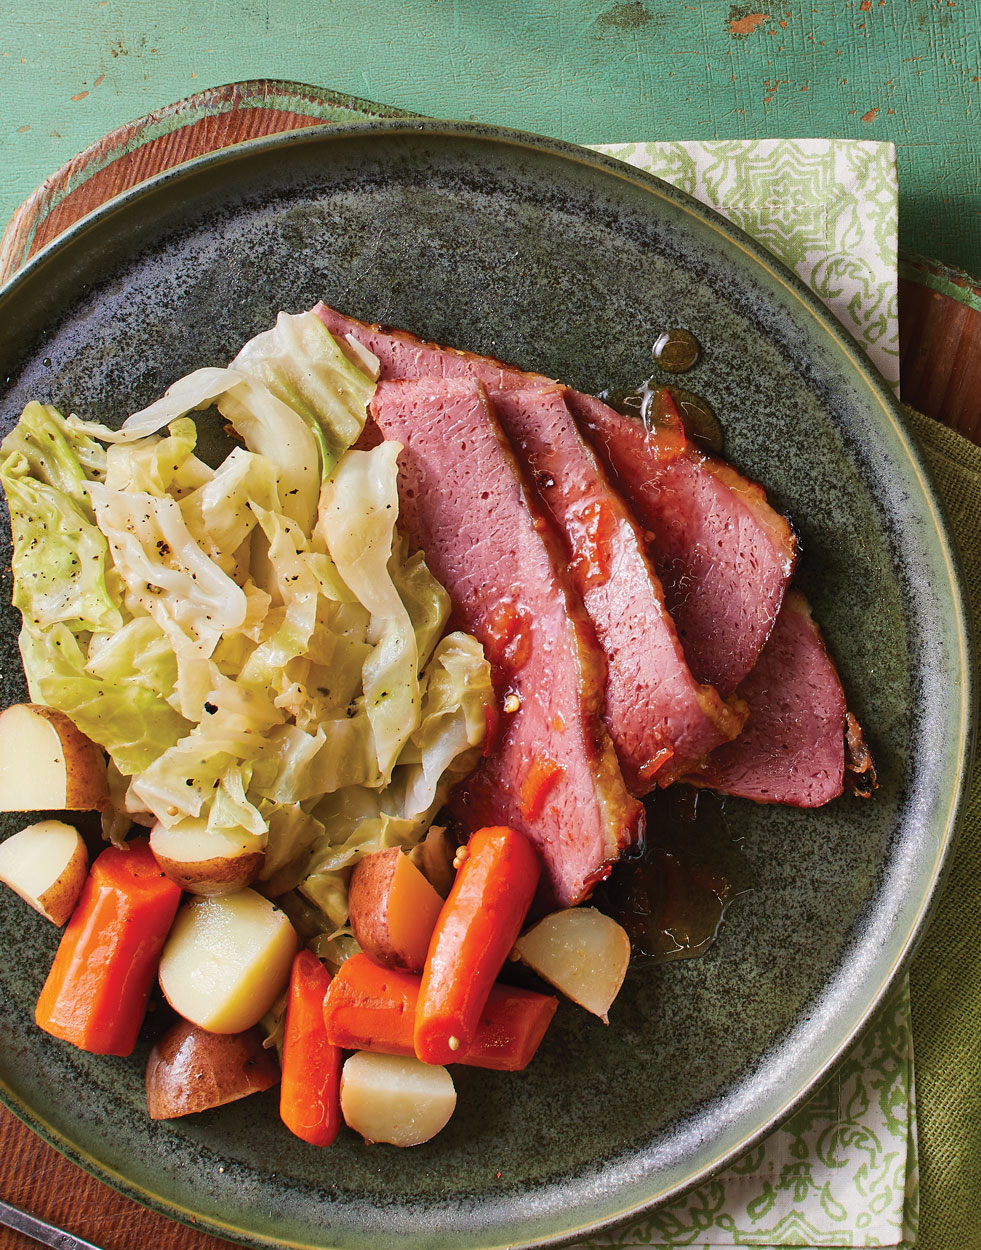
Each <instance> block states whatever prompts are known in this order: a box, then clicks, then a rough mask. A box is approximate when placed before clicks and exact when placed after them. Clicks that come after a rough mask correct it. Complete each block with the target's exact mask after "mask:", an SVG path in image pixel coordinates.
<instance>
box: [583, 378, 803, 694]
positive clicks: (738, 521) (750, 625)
mask: <svg viewBox="0 0 981 1250" xmlns="http://www.w3.org/2000/svg"><path fill="white" fill-rule="evenodd" d="M668 402H669V401H668ZM569 405H570V407H571V408H572V409H573V411H574V412H575V414H576V417H577V419H578V421H579V425H580V428H581V429H583V431H584V432H585V433H586V435H587V437H589V438H590V439H591V441H592V442H593V445H594V446H595V447H596V449H597V451H598V452H599V454H600V456H601V457H602V458H603V460H604V461H605V462H606V464H607V465H608V467H609V468H610V469H611V471H612V475H613V480H614V482H615V484H616V485H617V486H618V487H619V488H620V489H621V490H622V491H623V493H624V495H625V496H626V497H627V499H628V501H629V502H630V505H631V507H632V508H633V511H634V513H635V515H636V517H637V519H638V520H639V521H640V523H641V525H643V526H644V527H645V528H646V529H648V530H649V531H650V536H651V542H650V548H649V550H650V554H651V557H652V560H653V563H654V567H655V569H656V570H657V572H658V574H659V576H660V578H661V582H662V585H663V587H664V598H665V602H666V604H667V607H668V611H669V612H670V613H671V616H672V619H673V620H674V623H675V626H676V627H677V630H678V634H679V636H680V638H681V643H682V646H683V647H684V651H685V656H686V658H687V660H688V664H689V666H690V667H691V670H692V672H693V673H694V674H695V677H696V678H697V679H698V680H699V681H703V682H708V683H709V684H710V685H712V686H715V687H716V689H717V690H718V691H719V692H720V693H721V694H723V695H726V694H729V693H731V692H732V691H733V690H735V689H736V687H737V686H738V685H739V683H740V682H741V681H742V680H743V678H744V677H745V676H746V674H747V673H749V671H750V670H751V669H752V667H753V665H754V664H755V663H756V660H757V657H758V656H759V654H760V651H761V650H762V648H763V645H764V644H765V642H766V640H767V638H768V637H769V636H770V631H771V629H772V628H773V624H774V621H775V620H776V618H777V613H778V612H779V611H780V605H781V603H782V602H783V597H784V594H785V593H786V589H787V585H788V584H789V581H790V577H791V574H792V573H793V570H794V564H795V561H796V558H797V543H796V539H795V538H794V533H793V531H792V529H791V528H790V523H789V522H788V521H787V519H786V518H785V517H782V516H780V515H779V514H778V513H776V512H775V511H774V510H773V509H772V508H771V507H770V505H769V504H768V503H767V501H766V495H765V493H764V491H763V489H762V487H760V486H757V485H756V483H755V482H751V481H750V480H749V479H748V478H745V477H743V476H742V474H741V473H738V472H737V471H736V470H735V469H733V468H732V466H731V465H728V464H725V463H724V462H723V461H721V460H717V459H716V458H715V457H713V456H708V455H705V454H704V453H702V452H700V451H699V450H698V449H697V448H696V447H694V446H692V445H691V444H689V443H687V442H686V441H685V440H684V438H683V436H682V435H681V433H680V425H679V424H674V423H671V422H669V423H668V424H667V425H666V426H665V427H664V428H663V429H659V428H657V427H655V428H654V429H652V430H648V429H647V428H646V427H645V425H644V424H643V422H641V421H640V420H638V419H637V418H635V417H624V416H621V415H620V414H619V413H618V412H614V410H613V409H612V408H609V407H608V406H607V405H606V404H604V403H602V402H601V401H600V400H597V399H594V398H593V397H592V396H589V395H580V394H578V393H577V392H570V395H569ZM675 416H676V414H675Z"/></svg>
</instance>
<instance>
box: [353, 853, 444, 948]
mask: <svg viewBox="0 0 981 1250" xmlns="http://www.w3.org/2000/svg"><path fill="white" fill-rule="evenodd" d="M347 903H348V910H349V913H350V918H351V928H352V929H353V930H354V936H355V937H356V938H357V939H358V943H359V944H360V946H361V949H362V950H363V951H364V952H365V954H367V955H370V956H371V958H372V959H374V960H375V961H376V962H377V963H380V964H384V965H385V966H386V967H388V968H405V969H406V970H407V971H409V972H421V971H422V967H423V964H424V963H425V962H426V953H427V951H428V950H429V939H430V938H431V937H432V933H433V929H434V928H435V926H436V921H437V919H438V917H439V913H440V910H441V909H442V906H443V900H442V899H441V898H440V896H439V895H438V894H437V893H436V891H435V890H434V889H433V887H432V886H431V885H430V884H429V882H428V881H427V880H426V878H425V877H424V876H423V875H422V873H421V872H420V871H419V869H418V868H417V867H416V866H415V864H414V863H413V862H412V860H410V859H409V858H408V856H407V855H404V854H403V853H402V851H401V850H400V849H399V848H398V847H397V846H393V847H390V848H389V849H388V850H385V851H375V852H374V853H373V854H371V855H366V856H365V857H364V859H362V860H360V861H359V863H358V864H357V866H356V867H355V869H354V872H353V873H352V874H351V881H350V885H349V886H348V896H347Z"/></svg>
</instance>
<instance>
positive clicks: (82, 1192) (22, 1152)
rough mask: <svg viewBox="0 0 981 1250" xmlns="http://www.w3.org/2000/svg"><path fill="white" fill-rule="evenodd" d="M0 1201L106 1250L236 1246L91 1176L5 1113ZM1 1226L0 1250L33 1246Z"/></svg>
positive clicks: (223, 1249)
mask: <svg viewBox="0 0 981 1250" xmlns="http://www.w3.org/2000/svg"><path fill="white" fill-rule="evenodd" d="M0 1197H2V1198H3V1199H4V1200H5V1201H7V1202H10V1203H13V1205H14V1206H16V1207H20V1209H21V1210H22V1211H30V1213H31V1214H32V1215H38V1216H40V1217H41V1219H43V1220H48V1221H49V1223H52V1224H54V1225H56V1226H57V1227H58V1228H63V1229H65V1230H67V1231H68V1232H71V1233H74V1234H75V1235H76V1236H79V1237H84V1238H85V1239H86V1240H87V1241H91V1242H94V1243H95V1244H96V1245H97V1246H100V1247H101V1250H227V1248H229V1247H231V1242H228V1241H223V1240H222V1239H221V1238H219V1237H212V1236H211V1235H210V1234H209V1233H202V1232H199V1231H197V1230H196V1229H192V1228H188V1227H187V1226H186V1225H184V1224H177V1223H175V1222H174V1221H173V1220H170V1219H168V1218H167V1217H166V1216H163V1215H158V1214H157V1213H156V1212H155V1211H148V1210H147V1209H146V1208H145V1207H143V1206H141V1205H140V1204H139V1203H138V1202H134V1201H133V1200H132V1199H131V1198H126V1197H124V1196H123V1194H120V1193H117V1192H116V1191H115V1190H114V1189H110V1187H109V1186H108V1185H105V1184H103V1182H102V1181H99V1180H96V1179H95V1177H94V1176H89V1174H88V1173H87V1172H83V1171H82V1169H81V1168H79V1167H77V1166H76V1165H75V1164H74V1163H71V1162H69V1160H68V1159H66V1158H65V1157H64V1156H63V1155H60V1154H59V1153H58V1151H57V1150H55V1149H54V1148H53V1147H52V1146H49V1145H48V1144H47V1143H46V1142H43V1141H42V1140H41V1139H40V1138H39V1137H37V1136H35V1134H34V1133H33V1132H31V1130H30V1129H29V1128H27V1127H26V1126H25V1125H24V1124H22V1123H21V1122H20V1121H19V1120H18V1119H17V1117H16V1116H15V1115H13V1114H12V1113H11V1112H10V1111H8V1110H7V1109H6V1107H0ZM34 1244H35V1243H34V1242H33V1241H30V1242H29V1241H28V1240H27V1239H25V1238H24V1236H23V1235H22V1234H21V1233H15V1232H13V1231H12V1230H11V1229H9V1228H5V1227H4V1226H3V1225H0V1250H27V1247H28V1246H33V1245H34Z"/></svg>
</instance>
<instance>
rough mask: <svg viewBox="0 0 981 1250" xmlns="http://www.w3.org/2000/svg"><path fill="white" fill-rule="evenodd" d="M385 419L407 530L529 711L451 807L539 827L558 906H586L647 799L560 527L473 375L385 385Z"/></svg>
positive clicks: (502, 680) (472, 824)
mask: <svg viewBox="0 0 981 1250" xmlns="http://www.w3.org/2000/svg"><path fill="white" fill-rule="evenodd" d="M371 412H372V416H373V418H374V420H375V422H376V424H377V425H378V427H379V429H380V430H381V432H382V433H383V434H384V436H385V437H386V438H393V439H398V441H399V442H400V443H402V445H403V448H404V450H403V452H402V453H401V455H400V457H399V506H400V525H401V526H402V527H403V528H404V531H405V533H406V534H407V536H408V538H409V542H410V544H411V545H412V546H413V547H416V548H421V549H422V550H424V551H425V553H426V561H427V564H428V565H429V567H430V569H431V570H432V572H433V574H434V575H435V576H436V577H437V578H438V579H439V580H440V581H441V582H442V583H443V585H444V586H445V587H446V589H447V591H448V592H449V595H450V598H451V601H452V603H453V609H454V617H455V619H456V620H457V622H458V623H459V624H460V625H461V626H462V627H463V628H464V629H467V630H469V631H470V632H472V633H473V634H474V635H475V636H476V637H477V638H478V639H479V640H480V642H481V643H482V645H483V646H484V648H485V651H486V652H487V654H488V656H489V658H490V659H491V662H492V664H493V667H494V674H495V686H496V689H497V690H498V692H499V694H501V695H502V696H506V695H514V696H516V700H517V704H518V707H517V710H515V711H514V712H513V713H512V714H510V715H508V714H505V720H504V724H503V729H502V734H501V737H500V741H499V742H498V743H497V745H496V748H495V749H493V750H492V751H491V753H490V754H489V755H487V756H485V758H484V759H483V761H482V763H481V764H480V765H479V766H478V768H477V769H476V771H475V772H474V773H473V774H471V776H470V777H469V778H468V779H467V781H466V782H465V783H463V785H462V787H460V788H458V790H457V792H456V794H455V796H454V799H453V807H454V809H455V811H456V812H457V814H458V815H460V816H461V818H462V820H463V821H464V823H465V824H466V825H467V826H468V827H469V828H470V829H475V828H477V827H479V826H481V825H488V824H508V825H511V826H513V827H515V828H517V829H520V830H522V831H523V832H525V833H526V834H527V835H528V836H529V837H531V838H532V839H533V840H534V841H535V843H536V844H537V846H538V848H539V850H540V852H541V856H542V860H543V863H544V866H545V869H546V873H547V876H548V879H549V882H550V885H551V890H552V893H553V894H554V898H555V901H556V902H557V903H558V904H559V905H560V906H564V907H567V906H573V905H575V904H576V903H578V902H579V901H580V900H581V899H583V898H585V897H586V896H588V894H589V892H590V890H591V888H592V886H593V885H594V884H595V883H596V882H597V881H599V880H602V879H603V878H604V877H605V876H606V875H608V873H609V870H610V867H611V866H612V864H613V862H614V861H615V860H616V859H617V858H618V857H619V855H620V853H621V851H622V850H624V849H625V848H626V847H627V846H629V845H631V844H632V843H633V842H634V841H636V840H637V839H638V838H639V837H640V836H641V834H642V829H643V808H642V807H641V805H640V804H639V803H638V802H637V801H636V800H635V799H633V798H632V797H631V796H630V795H629V793H628V792H627V789H626V787H625V785H624V781H623V776H622V774H621V772H620V768H619V765H618V763H617V757H616V753H615V751H614V749H613V744H612V742H611V740H610V736H609V733H608V732H607V729H606V726H605V724H604V721H603V703H604V688H605V679H606V673H605V664H604V661H603V655H602V652H601V651H600V649H599V646H598V644H597V642H596V637H595V634H594V632H593V629H592V627H591V625H590V623H589V619H588V617H587V616H586V614H585V612H584V610H583V607H582V603H581V601H580V600H579V599H578V596H577V595H576V592H575V589H574V588H573V587H572V586H571V585H570V584H569V583H568V581H567V580H566V578H565V575H564V573H563V567H562V566H563V562H564V556H563V553H562V551H561V549H560V542H559V539H558V536H557V535H556V534H555V533H554V531H553V529H552V527H551V524H550V523H549V522H548V520H547V519H546V517H545V516H544V515H542V514H541V513H540V511H539V508H540V505H539V504H538V503H537V502H536V499H535V496H534V490H533V489H532V488H531V487H530V485H529V483H528V482H527V480H526V478H525V476H524V473H523V471H522V469H521V468H520V466H519V465H518V463H517V462H516V460H515V458H514V454H513V451H512V449H511V446H510V444H509V443H508V441H507V438H506V437H505V435H504V433H503V431H502V430H501V428H500V426H499V424H498V422H497V420H496V418H495V416H494V413H493V411H492V409H491V406H490V403H489V401H488V399H487V395H486V391H485V390H484V387H483V386H482V385H481V384H480V383H479V382H478V381H475V380H474V379H473V378H472V377H464V378H456V379H454V378H449V379H447V378H432V377H425V378H419V379H415V380H401V381H390V382H384V381H383V382H382V383H381V384H380V385H379V387H378V389H377V391H376V392H375V396H374V398H373V400H372V403H371Z"/></svg>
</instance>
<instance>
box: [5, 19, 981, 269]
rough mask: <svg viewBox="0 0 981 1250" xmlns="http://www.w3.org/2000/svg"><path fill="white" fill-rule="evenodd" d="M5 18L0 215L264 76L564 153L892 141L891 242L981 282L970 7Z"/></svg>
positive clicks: (975, 41) (978, 104)
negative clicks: (897, 207)
mask: <svg viewBox="0 0 981 1250" xmlns="http://www.w3.org/2000/svg"><path fill="white" fill-rule="evenodd" d="M758 18H761V19H762V20H757V19H758ZM2 25H3V29H2V32H0V80H2V82H3V98H2V102H0V160H2V162H3V169H4V180H3V185H2V187H0V218H2V219H3V220H6V218H7V217H8V216H9V215H10V213H11V212H13V210H14V208H15V207H16V206H17V205H18V204H19V203H20V202H21V201H22V200H23V199H24V198H25V197H26V196H27V195H28V194H30V192H31V191H33V190H34V188H35V187H36V186H37V185H38V184H39V183H40V182H41V181H42V180H43V179H44V178H45V177H46V176H47V175H48V174H50V173H52V172H53V171H54V170H55V169H57V168H58V167H59V166H60V165H62V164H63V163H64V162H65V161H66V160H68V159H69V158H70V157H71V156H73V155H74V154H75V153H76V152H77V151H79V150H80V149H82V148H84V147H86V146H87V145H88V144H89V143H91V142H93V141H94V140H96V139H98V138H99V137H100V136H101V135H102V134H104V133H105V132H106V131H108V130H110V129H112V128H113V127H115V126H118V125H121V124H122V123H123V122H126V121H130V120H132V119H133V118H134V117H138V116H140V115H141V114H144V113H149V112H152V111H154V110H155V109H158V108H161V107H162V106H164V105H166V104H169V103H171V102H172V101H174V100H178V99H181V98H182V97H184V96H188V95H191V94H192V93H193V92H195V91H200V90H202V89H203V88H205V87H208V86H214V85H217V84H219V83H225V82H234V81H236V80H242V79H248V78H282V79H287V80H293V81H300V82H309V83H316V84H319V85H321V86H324V87H331V88H334V89H336V90H337V91H340V92H342V93H350V94H351V95H355V96H362V97H368V98H370V99H374V100H378V101H382V102H385V103H389V104H393V105H398V106H401V107H402V108H406V109H409V110H411V111H413V112H417V113H425V114H428V115H431V116H432V115H435V116H442V117H447V118H474V119H479V120H483V121H490V122H498V123H502V124H505V125H511V126H517V127H520V128H523V129H526V130H531V131H536V132H538V133H541V134H550V135H554V136H556V137H558V138H563V139H570V140H573V141H575V142H581V143H612V142H637V141H641V140H650V139H716V138H719V139H746V138H764V137H767V138H792V137H804V136H821V137H826V138H830V139H839V138H853V139H888V140H891V141H892V142H894V143H895V144H896V145H897V149H898V158H899V174H900V188H901V197H902V200H901V209H902V211H901V216H900V229H901V240H900V242H901V245H902V247H903V248H904V249H905V250H908V251H914V252H918V253H921V254H925V255H931V256H938V257H939V258H941V259H943V260H945V261H947V262H948V263H950V264H956V265H961V266H963V267H964V268H967V269H968V270H970V271H972V272H974V273H981V185H979V183H981V155H979V148H978V142H977V135H978V126H979V116H978V114H979V108H981V83H979V81H978V79H979V77H981V71H979V64H978V47H979V46H981V6H979V5H978V3H977V2H976V0H950V2H949V3H948V0H943V3H937V2H936V0H881V2H880V0H808V3H807V4H804V3H801V2H800V0H781V2H780V3H779V4H770V3H767V2H763V0H757V3H755V4H754V3H751V2H750V0H742V2H741V3H737V4H735V5H733V4H731V3H730V2H729V0H686V2H685V3H677V2H675V0H561V3H560V2H559V0H538V2H537V3H534V4H526V5H525V4H507V3H505V0H400V3H398V4H394V5H393V4H392V3H391V0H332V2H331V3H330V4H321V3H317V2H315V0H158V2H157V3H156V4H155V5H153V6H152V7H150V6H145V5H138V4H126V3H124V0H103V2H100V0H86V2H85V3H83V4H77V3H70V0H33V3H32V4H31V5H30V6H20V7H19V8H17V9H15V10H14V9H12V10H11V12H10V14H9V15H8V17H7V20H6V22H4V23H3V24H2ZM25 127H30V129H29V130H27V129H25Z"/></svg>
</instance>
